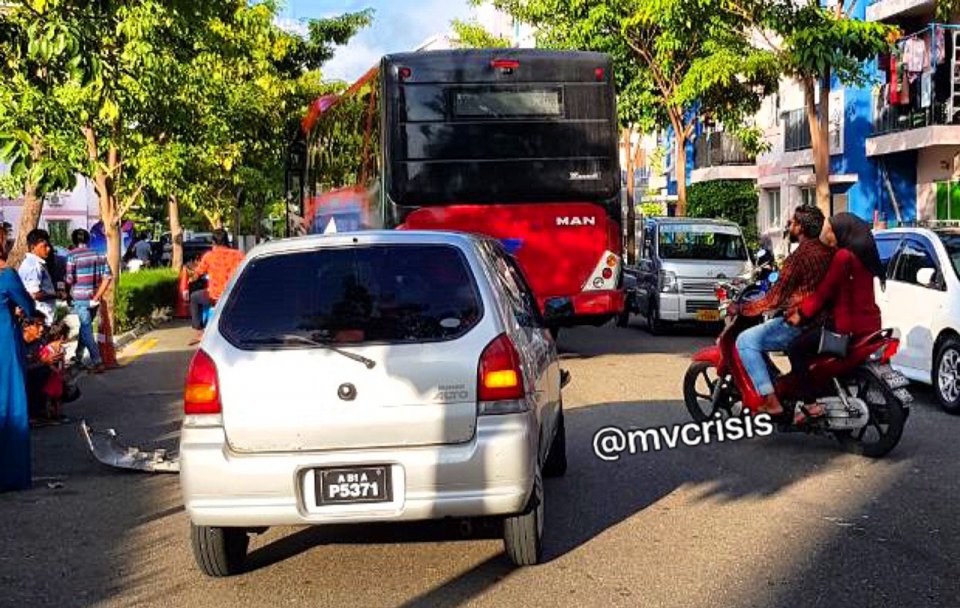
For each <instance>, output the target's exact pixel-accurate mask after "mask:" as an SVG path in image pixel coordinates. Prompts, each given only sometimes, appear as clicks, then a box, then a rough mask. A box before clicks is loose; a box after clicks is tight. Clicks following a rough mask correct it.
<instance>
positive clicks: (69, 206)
mask: <svg viewBox="0 0 960 608" xmlns="http://www.w3.org/2000/svg"><path fill="white" fill-rule="evenodd" d="M6 171H7V169H6V167H4V166H3V165H0V173H5V172H6ZM22 210H23V197H19V198H16V199H10V198H6V197H3V196H0V222H7V223H9V224H10V225H11V226H13V234H11V235H10V238H16V232H17V228H18V227H19V225H20V214H21V212H22ZM99 219H100V210H99V207H98V201H97V193H96V190H95V189H94V186H93V183H92V182H90V180H88V179H86V178H84V177H81V176H78V177H77V183H76V185H75V186H74V188H73V190H71V191H68V192H58V193H54V194H48V195H47V197H46V200H45V201H44V205H43V214H42V215H41V216H40V224H39V227H40V228H43V229H44V230H46V231H47V232H49V233H50V237H51V240H52V241H53V244H54V245H62V246H66V245H67V244H68V243H69V239H70V233H71V232H73V231H74V230H76V229H77V228H87V229H89V228H90V226H92V225H93V224H95V223H97V222H98V221H99Z"/></svg>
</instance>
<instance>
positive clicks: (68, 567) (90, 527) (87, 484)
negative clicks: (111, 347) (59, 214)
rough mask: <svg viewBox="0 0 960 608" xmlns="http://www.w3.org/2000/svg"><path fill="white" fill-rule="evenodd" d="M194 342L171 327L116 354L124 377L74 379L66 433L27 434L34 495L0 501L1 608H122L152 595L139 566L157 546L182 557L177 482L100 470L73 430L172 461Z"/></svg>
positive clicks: (181, 328) (57, 429)
mask: <svg viewBox="0 0 960 608" xmlns="http://www.w3.org/2000/svg"><path fill="white" fill-rule="evenodd" d="M192 335H193V332H192V330H191V329H190V328H189V326H187V325H186V324H182V323H171V324H168V325H166V326H164V327H162V328H160V329H158V330H156V331H153V332H151V333H149V334H147V335H145V336H143V337H141V338H140V339H138V340H136V341H134V342H133V343H131V344H130V345H129V346H128V347H127V348H126V349H124V350H123V351H122V352H121V353H120V354H119V359H120V363H121V365H123V367H122V368H120V369H117V370H112V371H109V372H107V373H105V374H102V375H85V376H81V378H80V389H81V391H82V393H83V395H82V397H81V398H80V399H79V400H78V401H76V402H74V403H71V404H67V405H65V406H64V413H65V414H66V415H67V416H69V417H70V418H72V419H73V420H74V421H75V422H74V423H71V424H65V425H62V426H54V427H43V428H39V429H34V430H33V431H32V435H31V438H32V447H33V463H34V468H33V476H34V487H33V489H31V490H28V491H24V492H16V493H6V494H0V521H3V525H2V526H0V546H2V547H4V550H3V551H0V589H3V590H4V592H3V593H2V594H0V605H2V606H5V605H8V603H9V604H10V605H21V606H22V605H27V606H38V605H44V604H45V603H49V605H60V606H63V605H71V604H72V605H83V606H89V605H92V604H97V603H98V602H103V603H104V604H111V603H114V602H116V601H118V600H117V598H116V597H115V594H116V593H119V592H120V591H121V590H123V591H124V595H125V598H124V600H123V601H122V603H124V604H127V603H128V602H129V601H130V600H131V599H132V598H131V596H130V595H129V591H130V590H131V585H133V588H140V587H141V586H143V585H147V587H152V585H149V583H150V581H149V580H143V576H144V574H145V573H147V572H150V571H151V570H152V568H146V569H145V568H144V565H145V561H151V560H154V559H162V558H163V556H162V555H157V551H158V550H160V551H162V550H161V549H160V547H161V546H163V545H167V546H174V545H175V546H176V547H178V548H179V550H180V551H184V552H186V555H187V556H188V555H189V553H188V547H187V545H186V533H187V527H186V525H187V524H186V518H185V516H183V514H182V506H181V503H180V489H179V481H178V476H176V475H171V474H164V475H150V474H145V473H133V472H126V471H121V470H116V469H112V468H110V467H107V466H105V465H102V464H100V463H99V462H97V461H96V460H95V459H94V458H93V456H92V455H91V454H90V452H89V451H88V449H87V446H86V444H85V442H84V440H83V437H82V436H81V434H80V431H79V428H78V422H79V420H81V419H85V420H86V421H87V423H88V424H90V425H91V426H92V427H93V428H95V429H106V428H110V427H112V428H115V429H116V430H117V432H118V433H119V436H120V439H121V440H122V441H123V442H124V443H126V444H128V445H139V446H141V447H144V448H147V447H149V448H154V447H162V448H166V449H168V450H170V451H175V450H176V449H177V443H178V441H177V440H178V435H179V427H180V420H181V416H182V414H181V411H180V407H181V398H182V397H181V395H182V387H183V378H184V374H185V371H186V367H187V364H188V362H189V359H190V357H191V355H192V354H193V349H191V348H189V347H188V346H187V344H188V342H189V341H190V338H191V337H192ZM60 484H62V487H58V486H59V485H60ZM51 485H52V486H53V487H50V486H51ZM174 516H175V517H176V520H177V521H175V522H173V521H171V520H172V519H173V517H174ZM154 565H155V566H156V564H154ZM134 574H135V576H134V578H133V579H131V578H130V576H131V575H134ZM111 598H113V600H112V601H111ZM140 600H142V602H140V601H137V602H136V603H154V602H156V600H157V598H152V599H148V598H146V597H143V596H141V597H140Z"/></svg>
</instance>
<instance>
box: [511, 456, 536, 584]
mask: <svg viewBox="0 0 960 608" xmlns="http://www.w3.org/2000/svg"><path fill="white" fill-rule="evenodd" d="M503 548H504V549H505V550H506V552H507V557H509V558H510V561H512V562H513V563H514V564H515V565H517V566H533V565H536V564H538V563H540V559H541V558H542V557H543V478H542V476H541V474H540V471H537V473H536V476H535V477H534V480H533V491H532V492H531V493H530V501H529V502H528V503H527V507H526V509H524V511H523V513H521V514H519V515H512V516H510V517H507V518H506V519H504V520H503Z"/></svg>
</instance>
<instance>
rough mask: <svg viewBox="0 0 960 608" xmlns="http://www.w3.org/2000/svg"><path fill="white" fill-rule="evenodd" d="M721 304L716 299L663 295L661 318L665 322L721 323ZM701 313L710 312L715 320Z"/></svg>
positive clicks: (661, 297) (661, 296)
mask: <svg viewBox="0 0 960 608" xmlns="http://www.w3.org/2000/svg"><path fill="white" fill-rule="evenodd" d="M719 309H720V302H719V301H718V300H717V299H716V298H715V297H710V296H701V295H686V294H673V293H661V294H660V309H659V310H660V318H661V319H662V320H664V321H720V320H721V317H719V316H717V315H719ZM700 311H709V312H710V314H711V316H715V317H716V318H714V319H707V318H703V315H702V314H700Z"/></svg>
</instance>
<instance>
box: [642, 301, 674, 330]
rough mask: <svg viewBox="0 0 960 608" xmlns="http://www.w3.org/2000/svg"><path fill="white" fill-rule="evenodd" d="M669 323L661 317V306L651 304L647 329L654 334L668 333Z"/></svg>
mask: <svg viewBox="0 0 960 608" xmlns="http://www.w3.org/2000/svg"><path fill="white" fill-rule="evenodd" d="M669 327H670V326H669V324H668V323H667V322H666V321H664V320H663V319H661V318H660V307H659V306H657V305H656V304H650V309H649V310H648V311H647V330H648V331H649V332H650V333H651V334H653V335H654V336H662V335H663V334H665V333H667V330H668V329H669Z"/></svg>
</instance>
